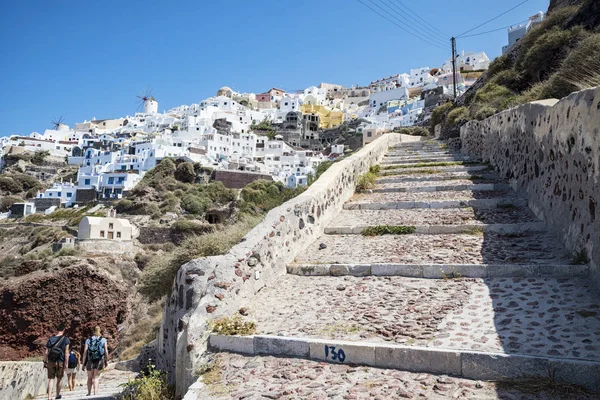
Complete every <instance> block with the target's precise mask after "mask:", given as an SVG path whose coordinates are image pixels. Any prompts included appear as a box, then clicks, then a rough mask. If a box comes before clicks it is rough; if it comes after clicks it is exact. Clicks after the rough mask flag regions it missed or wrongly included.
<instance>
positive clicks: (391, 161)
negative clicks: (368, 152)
mask: <svg viewBox="0 0 600 400" xmlns="http://www.w3.org/2000/svg"><path fill="white" fill-rule="evenodd" d="M453 161H472V160H471V158H470V157H466V156H464V157H459V156H447V157H441V156H439V157H399V156H396V157H385V158H384V159H383V161H382V162H381V165H382V166H384V165H385V166H388V165H396V164H417V163H432V162H453Z"/></svg>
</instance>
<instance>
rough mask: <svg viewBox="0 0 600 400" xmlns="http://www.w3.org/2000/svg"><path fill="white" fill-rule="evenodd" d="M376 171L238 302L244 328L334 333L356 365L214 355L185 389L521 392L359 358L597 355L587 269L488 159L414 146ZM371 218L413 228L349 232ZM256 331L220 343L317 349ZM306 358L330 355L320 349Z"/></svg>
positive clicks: (596, 310) (278, 351) (375, 394)
mask: <svg viewBox="0 0 600 400" xmlns="http://www.w3.org/2000/svg"><path fill="white" fill-rule="evenodd" d="M381 167H382V168H381V171H380V173H379V175H380V177H379V179H378V180H377V185H376V187H375V188H373V190H371V191H369V192H367V193H361V194H357V195H355V196H354V197H353V198H352V199H350V200H349V201H348V202H347V204H345V206H344V210H342V211H341V212H340V213H339V215H338V216H337V217H335V218H334V219H333V221H332V222H331V223H330V224H329V226H328V227H327V228H326V229H325V234H323V235H322V236H321V237H320V238H319V239H318V240H317V241H315V242H314V243H313V244H312V245H310V246H309V247H308V248H307V249H306V250H305V251H304V252H302V253H301V254H300V255H299V256H298V257H297V258H296V260H294V263H292V264H291V265H290V266H288V275H286V276H284V277H282V278H281V279H280V280H279V281H278V282H277V283H276V284H275V285H274V286H272V287H270V288H266V289H264V290H262V291H261V292H260V293H259V294H258V295H257V296H256V297H255V298H254V299H252V300H251V301H250V302H249V303H248V304H247V314H248V315H247V316H246V317H245V318H246V319H248V320H254V321H256V322H257V328H258V335H272V336H273V337H281V338H298V339H301V340H308V341H310V340H313V341H314V339H323V340H328V339H329V340H339V341H343V343H345V346H347V354H348V359H349V360H352V361H353V362H354V363H357V364H360V365H364V366H365V367H361V368H354V367H349V366H346V365H328V364H323V363H317V362H314V361H306V360H297V359H292V358H278V359H274V358H271V357H254V358H249V357H245V356H240V355H232V354H226V353H223V354H221V355H220V357H224V360H226V362H224V363H222V365H221V369H222V380H221V383H220V385H221V386H220V389H221V391H220V392H219V391H218V390H217V391H216V392H215V391H214V389H215V386H214V385H209V386H208V387H206V388H205V389H203V390H204V391H202V392H200V393H201V395H199V397H198V398H211V397H210V396H216V397H218V398H222V397H225V398H228V397H231V398H236V399H242V398H244V399H246V398H247V399H254V398H263V397H267V398H315V399H316V398H328V397H329V398H336V399H337V398H339V399H356V398H382V399H383V398H385V399H388V398H411V397H419V396H425V397H426V398H478V399H487V398H490V399H491V398H521V395H522V394H520V393H519V392H518V391H516V392H515V391H512V392H511V391H510V390H508V391H502V390H500V389H498V388H497V387H496V386H494V385H493V384H489V383H486V384H485V385H480V384H477V383H476V382H475V381H469V380H465V379H458V378H448V377H447V376H442V375H429V374H412V373H409V372H406V371H399V370H385V369H374V368H368V367H367V366H368V365H374V364H373V360H371V359H369V360H371V361H367V360H368V357H367V356H364V360H365V362H364V363H361V359H362V358H361V357H363V356H362V355H361V354H367V350H369V349H370V351H371V353H370V354H371V356H372V355H373V352H374V354H375V355H377V354H380V353H379V352H380V351H381V349H379V350H378V347H377V346H381V345H388V344H391V345H402V346H409V347H410V348H413V347H414V348H420V349H425V351H426V349H436V350H442V351H445V352H446V353H444V354H453V353H452V351H459V352H462V351H465V352H471V353H472V352H478V353H481V354H483V355H484V356H485V354H490V355H491V356H492V355H493V356H492V359H494V358H498V357H501V356H502V355H510V356H513V355H514V356H518V357H522V356H523V357H525V359H526V358H527V357H528V356H533V357H535V359H536V360H544V361H545V360H548V362H559V363H560V362H562V361H565V362H571V361H573V362H582V361H583V362H584V364H585V361H590V362H599V361H600V299H598V298H597V297H595V296H594V295H593V294H592V292H591V290H590V287H589V284H588V281H587V280H586V275H587V266H585V265H575V264H576V261H577V260H576V259H574V257H573V255H572V254H570V253H569V252H568V251H567V250H566V249H565V248H564V246H563V245H562V244H561V243H560V241H559V240H558V239H557V238H556V237H554V236H553V235H552V234H550V233H548V232H547V231H546V230H545V227H544V224H543V223H542V222H541V221H538V220H537V218H536V217H535V216H534V214H533V213H532V212H531V211H530V210H529V209H528V208H527V206H526V200H525V199H524V198H522V197H521V196H519V195H518V194H517V193H515V192H514V191H512V189H510V187H509V186H508V185H507V183H506V182H505V181H503V180H502V179H501V178H500V177H498V176H497V175H495V174H494V172H493V171H492V170H491V169H490V167H489V166H487V165H483V164H477V163H474V162H472V161H471V160H469V159H467V158H465V157H463V156H460V155H457V154H455V153H452V152H450V151H447V150H446V149H444V148H443V146H440V144H439V143H437V142H419V143H416V144H405V145H401V146H398V147H397V148H394V149H391V150H390V152H389V154H388V156H386V157H385V159H384V161H383V162H382V164H381ZM383 225H388V226H395V227H410V226H414V233H412V234H404V235H382V236H372V237H370V236H364V235H363V234H362V232H363V231H364V230H365V229H366V228H368V227H374V226H383ZM457 271H460V273H458V272H457ZM317 275H318V276H317ZM325 275H330V276H325ZM467 277H468V278H467ZM425 278H439V279H425ZM246 339H250V338H246ZM257 339H258V338H257ZM233 340H234V341H235V340H236V339H235V338H234V339H233ZM269 340H270V339H261V341H256V340H255V341H254V345H253V346H254V347H252V344H251V343H252V340H250V341H247V340H246V341H241V339H240V341H239V345H236V346H233V347H232V348H230V349H229V350H231V349H233V348H236V349H239V350H240V351H241V349H242V348H244V351H241V352H242V353H251V354H272V355H280V356H283V357H285V354H291V355H296V356H298V355H300V354H302V355H301V357H304V354H308V353H310V358H314V357H313V350H314V349H317V348H319V349H320V348H322V346H321V347H318V346H317V347H314V346H313V345H312V344H310V343H309V344H308V345H307V346H311V347H310V350H308V348H307V350H306V351H305V350H302V349H300V348H299V347H298V346H300V344H298V343H297V344H295V345H294V344H293V341H291V342H290V343H289V344H284V345H281V344H278V345H275V344H272V345H271V346H272V347H271V350H272V352H271V353H264V352H261V351H264V349H265V347H264V345H261V346H262V347H260V351H259V350H257V349H258V347H257V346H258V344H260V343H263V344H264V343H267V342H268V341H269ZM215 343H216V342H215ZM232 343H233V342H232ZM273 343H274V342H273ZM349 344H351V345H349ZM353 344H356V346H353ZM242 345H243V346H242ZM246 345H249V346H250V348H251V349H254V350H248V348H246V347H244V346H246ZM277 346H280V347H277ZM281 346H283V347H281ZM285 346H289V348H290V349H292V351H291V353H286V352H285V351H283V350H282V349H283V348H284V347H285ZM293 346H296V347H293ZM370 346H371V347H370ZM373 346H375V347H374V350H373ZM313 347H314V348H313ZM325 347H328V346H327V345H326V346H325ZM266 348H268V346H267V347H266ZM331 349H332V350H331V351H335V350H333V349H335V347H331ZM361 349H362V350H361ZM225 350H227V349H225ZM359 350H360V351H359ZM320 351H321V352H322V350H320ZM350 351H352V353H351V354H350V353H348V352H350ZM390 351H392V350H390ZM471 353H470V354H471ZM415 354H416V353H415ZM419 354H421V353H419ZM319 357H322V356H319ZM344 358H346V356H344ZM376 358H377V357H376ZM319 359H326V360H328V361H332V360H333V361H336V357H331V354H329V355H328V351H327V350H325V355H324V358H319ZM521 359H523V358H521ZM557 360H558V361H557ZM343 361H344V360H341V361H340V360H339V358H338V359H337V362H338V363H339V362H343ZM419 361H420V360H419ZM492 361H493V360H492ZM536 362H537V361H536ZM375 364H377V360H375ZM380 364H381V363H380ZM383 364H385V363H383ZM396 365H398V364H396ZM420 365H428V364H427V363H421V364H420ZM440 365H441V364H440ZM461 365H463V367H462V368H463V370H464V368H465V367H464V365H466V364H461ZM590 365H592V364H590ZM593 365H599V366H600V364H593ZM434 367H435V368H437V367H438V366H435V365H434ZM440 368H442V367H440ZM532 368H533V367H531V366H528V367H526V368H525V371H527V369H532ZM594 368H599V370H600V367H594ZM511 370H512V371H511V374H512V375H513V376H514V375H515V374H519V371H518V369H515V368H511ZM460 372H461V369H460V367H459V369H458V374H460ZM581 374H582V375H586V373H585V372H582V373H581ZM313 375H314V377H313V378H311V377H312V376H313ZM291 376H295V377H296V378H298V379H299V380H298V381H296V380H294V379H291V378H290V377H291ZM463 376H466V375H465V374H464V371H463ZM242 383H243V384H242ZM211 390H212V391H211ZM203 396H205V397H203ZM261 396H262V397H261ZM540 396H541V397H540V398H553V397H552V396H551V395H550V394H548V393H545V394H542V395H540ZM526 398H529V397H526Z"/></svg>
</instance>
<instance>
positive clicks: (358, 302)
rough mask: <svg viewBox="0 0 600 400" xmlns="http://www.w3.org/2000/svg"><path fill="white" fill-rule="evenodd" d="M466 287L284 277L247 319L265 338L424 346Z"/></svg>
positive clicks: (461, 300) (258, 299)
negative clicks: (419, 342)
mask: <svg viewBox="0 0 600 400" xmlns="http://www.w3.org/2000/svg"><path fill="white" fill-rule="evenodd" d="M469 286H470V283H468V282H462V281H457V280H448V281H443V282H436V281H434V280H427V279H407V278H399V277H383V278H381V277H365V278H354V277H346V278H335V277H323V278H322V279H321V278H319V279H311V278H306V277H299V276H294V275H286V276H284V277H282V278H281V279H280V280H279V281H278V282H277V284H276V285H275V286H273V287H271V288H268V289H265V290H263V291H261V293H260V294H259V295H258V296H257V297H256V298H255V299H254V300H253V301H252V302H251V303H250V304H249V307H248V308H249V310H250V313H249V315H248V318H249V319H252V320H256V321H257V324H258V329H259V330H260V332H261V333H264V334H275V335H284V336H311V337H320V338H329V339H341V340H342V339H343V340H361V339H368V340H369V341H377V342H382V341H397V342H399V343H404V342H406V341H407V340H413V339H417V340H421V339H422V340H425V341H426V342H427V340H429V339H432V338H433V335H434V333H435V331H436V327H437V325H438V324H439V322H440V321H441V319H443V318H444V317H446V316H448V314H449V313H451V312H453V311H455V312H456V313H458V312H460V309H461V307H462V305H463V304H466V302H467V300H468V296H469ZM261 304H269V305H271V306H270V307H262V306H261Z"/></svg>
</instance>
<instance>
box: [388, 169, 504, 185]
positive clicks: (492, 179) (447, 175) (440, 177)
mask: <svg viewBox="0 0 600 400" xmlns="http://www.w3.org/2000/svg"><path fill="white" fill-rule="evenodd" d="M470 177H483V178H485V179H482V182H485V183H500V182H504V181H503V180H501V179H499V178H498V177H497V176H495V175H492V174H489V173H485V174H479V173H477V171H474V172H464V171H462V172H461V171H458V172H436V173H433V174H401V175H391V176H381V177H378V178H377V180H376V182H377V183H378V184H382V183H401V182H414V181H421V182H428V181H441V182H448V181H453V180H458V179H468V178H470Z"/></svg>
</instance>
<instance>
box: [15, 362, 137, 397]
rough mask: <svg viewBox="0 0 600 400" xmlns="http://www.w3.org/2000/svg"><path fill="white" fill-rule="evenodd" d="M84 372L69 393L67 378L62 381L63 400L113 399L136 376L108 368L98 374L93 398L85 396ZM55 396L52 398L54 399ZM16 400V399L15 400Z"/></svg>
mask: <svg viewBox="0 0 600 400" xmlns="http://www.w3.org/2000/svg"><path fill="white" fill-rule="evenodd" d="M85 374H86V372H81V371H79V372H78V374H77V376H78V377H80V376H83V377H84V378H83V380H82V381H80V382H79V384H78V385H77V386H75V390H73V391H72V392H71V391H69V388H68V387H67V377H66V375H65V377H64V378H63V380H62V383H63V389H62V391H61V395H62V398H63V399H69V400H82V399H97V400H108V399H113V398H115V397H114V396H115V395H117V394H119V393H121V391H122V390H123V388H122V387H121V386H120V385H121V384H123V383H127V381H128V380H130V379H134V378H135V377H136V376H137V375H138V374H137V373H136V372H131V371H119V370H116V369H114V368H109V369H107V370H105V371H103V372H102V373H101V374H100V387H99V392H98V394H96V395H95V396H94V395H93V394H92V395H91V396H87V386H86V381H85V376H86V375H85ZM54 395H56V389H54ZM54 397H55V396H52V398H54ZM47 398H48V397H47V395H42V396H38V397H36V399H47ZM15 400H16V399H15Z"/></svg>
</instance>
